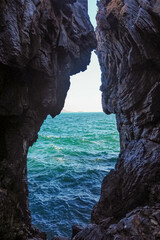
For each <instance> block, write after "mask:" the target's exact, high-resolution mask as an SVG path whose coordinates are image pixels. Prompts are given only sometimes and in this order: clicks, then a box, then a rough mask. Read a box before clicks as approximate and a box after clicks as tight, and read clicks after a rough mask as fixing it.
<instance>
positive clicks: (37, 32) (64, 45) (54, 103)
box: [0, 0, 96, 240]
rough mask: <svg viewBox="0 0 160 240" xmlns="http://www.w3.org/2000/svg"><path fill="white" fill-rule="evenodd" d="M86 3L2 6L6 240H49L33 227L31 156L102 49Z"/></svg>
mask: <svg viewBox="0 0 160 240" xmlns="http://www.w3.org/2000/svg"><path fill="white" fill-rule="evenodd" d="M86 4H87V1H86V0H79V1H75V0H72V1H71V0H68V1H63V0H61V1H60V0H59V1H55V0H41V1H40V0H33V1H32V0H26V1H23V0H14V1H5V0H1V1H0V145H1V148H0V238H1V239H2V240H3V239H4V240H7V239H9V240H12V239H17V240H18V239H20V240H23V239H28V238H29V239H32V238H33V236H35V238H34V239H45V234H40V233H39V232H38V231H37V230H36V229H34V228H33V227H32V226H31V218H30V212H29V209H28V188H27V168H26V156H27V152H28V148H29V146H31V145H32V144H33V142H34V141H36V139H37V133H38V131H39V129H40V127H41V125H42V123H43V121H44V119H45V118H46V117H47V115H48V114H50V115H51V116H52V117H54V116H55V115H57V114H59V113H60V111H61V110H62V108H63V105H64V100H65V97H66V94H67V91H68V88H69V85H70V75H72V74H75V73H77V72H79V71H84V70H85V69H86V67H87V65H88V64H89V62H90V54H91V51H92V49H93V48H95V47H96V40H95V34H94V32H93V27H92V26H91V24H90V21H89V17H88V15H87V8H86Z"/></svg>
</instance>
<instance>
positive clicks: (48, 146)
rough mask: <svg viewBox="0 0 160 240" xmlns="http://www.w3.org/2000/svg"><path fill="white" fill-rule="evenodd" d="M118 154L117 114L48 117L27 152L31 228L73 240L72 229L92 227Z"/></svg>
mask: <svg viewBox="0 0 160 240" xmlns="http://www.w3.org/2000/svg"><path fill="white" fill-rule="evenodd" d="M119 150H120V147H119V134H118V132H117V129H116V120H115V116H114V115H109V116H108V115H105V114H104V113H102V112H100V113H61V114H60V115H58V116H56V117H55V118H54V119H52V118H51V117H50V116H49V117H48V118H47V119H46V120H45V122H44V123H43V125H42V127H41V130H40V132H39V134H38V140H37V142H36V143H35V144H34V145H33V146H32V147H31V148H30V149H29V154H28V166H27V167H28V185H29V207H30V211H31V216H32V224H33V225H35V227H37V228H39V229H40V230H41V231H44V232H46V233H47V237H48V239H49V240H51V239H52V237H53V236H64V237H71V234H72V225H77V224H78V225H82V226H85V225H86V224H89V223H90V222H91V220H90V218H91V211H92V208H93V206H94V204H95V203H96V202H97V201H98V200H99V197H100V191H101V183H102V180H103V178H104V177H105V176H106V175H107V174H108V173H109V171H110V170H111V169H113V168H114V167H115V163H116V160H117V157H118V154H119Z"/></svg>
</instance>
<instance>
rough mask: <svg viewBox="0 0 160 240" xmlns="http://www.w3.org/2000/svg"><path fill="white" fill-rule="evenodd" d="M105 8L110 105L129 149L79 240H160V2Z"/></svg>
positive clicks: (107, 1)
mask: <svg viewBox="0 0 160 240" xmlns="http://www.w3.org/2000/svg"><path fill="white" fill-rule="evenodd" d="M98 7H99V11H98V15H97V24H98V27H97V32H96V34H97V40H98V48H97V53H98V57H99V62H100V65H101V70H102V86H101V90H102V104H103V109H104V112H106V113H107V114H110V113H115V114H116V118H117V125H118V130H119V133H120V145H121V151H120V156H119V159H118V162H117V164H116V168H115V170H112V171H111V172H110V173H109V175H108V176H106V177H105V179H104V180H103V183H102V189H101V197H100V200H99V202H98V203H97V204H96V206H95V207H94V209H93V212H92V223H94V224H97V225H94V224H93V225H90V226H88V227H87V228H86V229H85V230H84V231H81V232H80V233H79V234H77V235H76V236H75V238H74V239H76V240H78V239H87V240H89V239H92V240H93V239H109V240H110V239H123V240H124V239H127V240H130V239H137V240H139V239H148V240H149V239H159V237H160V218H159V216H160V215H159V212H160V207H159V205H157V204H158V203H159V202H160V106H159V103H160V45H159V42H160V1H159V0H155V1H152V0H150V1H147V0H125V1H123V0H101V1H99V2H98ZM137 207H138V208H137ZM126 214H127V215H126ZM121 219H122V220H121Z"/></svg>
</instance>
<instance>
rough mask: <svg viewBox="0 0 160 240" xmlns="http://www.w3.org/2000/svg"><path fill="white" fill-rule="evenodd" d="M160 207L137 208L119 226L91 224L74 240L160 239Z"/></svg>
mask: <svg viewBox="0 0 160 240" xmlns="http://www.w3.org/2000/svg"><path fill="white" fill-rule="evenodd" d="M159 216H160V206H158V205H157V207H148V206H145V207H143V208H137V209H135V210H133V211H132V212H130V213H128V214H127V216H126V217H125V218H123V219H122V220H120V221H119V222H118V223H117V224H111V225H110V226H108V221H106V222H105V220H104V221H103V222H101V223H100V224H99V225H95V224H91V225H89V226H88V227H87V228H85V229H84V230H83V231H81V232H80V233H78V234H77V235H76V236H75V237H74V238H73V240H144V239H148V240H149V239H150V240H155V239H157V240H158V239H159V238H160V221H159Z"/></svg>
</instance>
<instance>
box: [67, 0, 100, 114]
mask: <svg viewBox="0 0 160 240" xmlns="http://www.w3.org/2000/svg"><path fill="white" fill-rule="evenodd" d="M96 2H97V0H88V10H89V15H90V19H91V22H92V24H93V25H94V26H96V20H95V16H96V11H97V7H96ZM100 80H101V72H100V67H99V63H98V59H97V56H96V54H95V53H94V52H92V57H91V63H90V65H89V66H88V68H87V70H86V71H85V72H81V73H78V74H76V75H74V76H72V77H71V86H70V90H69V91H68V94H67V98H66V102H65V106H64V109H65V110H67V111H73V112H78V111H82V112H101V111H102V106H101V92H100V91H99V88H100V85H101V82H100Z"/></svg>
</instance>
